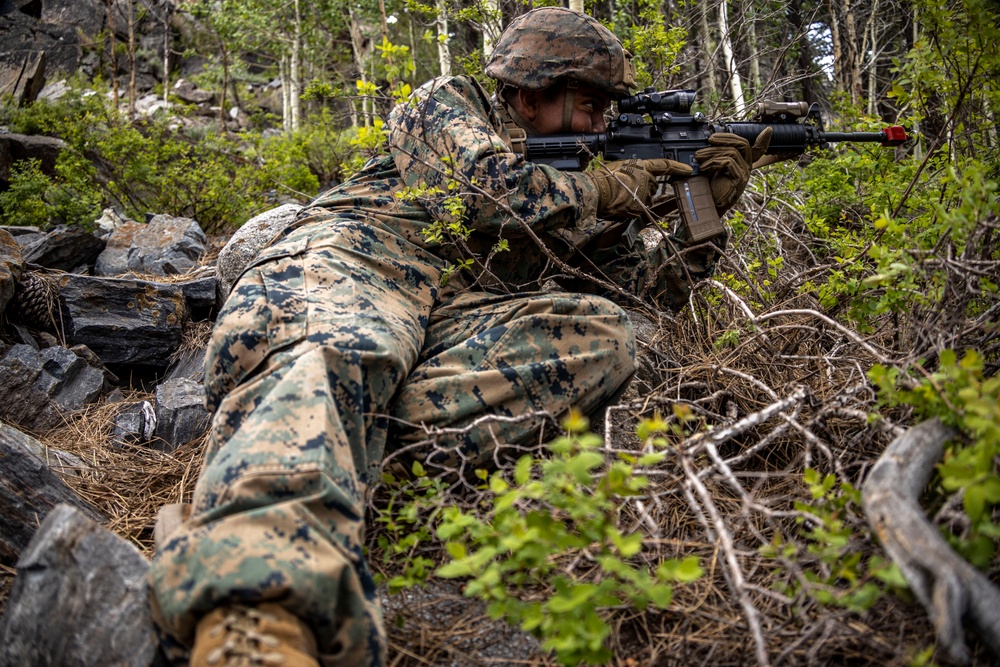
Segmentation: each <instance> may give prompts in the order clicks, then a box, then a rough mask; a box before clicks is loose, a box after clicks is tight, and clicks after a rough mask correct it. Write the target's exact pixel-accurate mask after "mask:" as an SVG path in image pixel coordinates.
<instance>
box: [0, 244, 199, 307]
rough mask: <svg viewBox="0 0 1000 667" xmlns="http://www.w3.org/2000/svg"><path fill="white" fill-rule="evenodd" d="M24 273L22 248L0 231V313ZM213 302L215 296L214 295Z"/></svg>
mask: <svg viewBox="0 0 1000 667" xmlns="http://www.w3.org/2000/svg"><path fill="white" fill-rule="evenodd" d="M22 271H24V258H23V257H22V255H21V246H19V245H18V244H17V241H15V240H14V237H13V236H12V235H11V233H10V232H8V231H5V230H3V229H0V313H3V309H4V308H6V307H7V304H8V303H9V302H10V300H11V298H12V297H13V296H14V287H16V286H17V281H18V280H19V279H20V278H21V272H22ZM212 297H213V300H214V298H215V295H214V294H213V295H212Z"/></svg>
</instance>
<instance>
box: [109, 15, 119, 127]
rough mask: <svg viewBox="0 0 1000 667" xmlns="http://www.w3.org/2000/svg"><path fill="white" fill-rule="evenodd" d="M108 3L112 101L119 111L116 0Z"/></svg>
mask: <svg viewBox="0 0 1000 667" xmlns="http://www.w3.org/2000/svg"><path fill="white" fill-rule="evenodd" d="M107 3H108V49H109V51H110V54H111V101H112V103H113V104H114V106H115V111H117V110H118V56H117V54H115V16H114V11H113V10H114V0H107Z"/></svg>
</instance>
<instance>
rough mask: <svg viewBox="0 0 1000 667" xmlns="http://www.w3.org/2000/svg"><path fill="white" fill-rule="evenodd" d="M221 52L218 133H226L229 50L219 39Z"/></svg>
mask: <svg viewBox="0 0 1000 667" xmlns="http://www.w3.org/2000/svg"><path fill="white" fill-rule="evenodd" d="M219 45H220V47H221V48H220V50H221V51H222V96H221V98H220V100H219V132H223V133H224V132H225V131H226V90H227V89H228V88H229V50H228V49H227V48H226V44H225V42H223V40H222V38H219Z"/></svg>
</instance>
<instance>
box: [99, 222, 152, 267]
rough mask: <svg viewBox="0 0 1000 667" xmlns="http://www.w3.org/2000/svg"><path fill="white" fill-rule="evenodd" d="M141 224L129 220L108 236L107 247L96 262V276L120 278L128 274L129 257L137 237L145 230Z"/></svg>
mask: <svg viewBox="0 0 1000 667" xmlns="http://www.w3.org/2000/svg"><path fill="white" fill-rule="evenodd" d="M145 227H146V225H144V224H142V223H141V222H135V221H132V220H127V221H125V222H124V223H123V224H121V225H118V226H117V227H115V228H114V230H112V232H111V234H110V235H109V236H107V245H106V246H104V250H102V251H101V254H100V255H98V256H97V259H96V260H95V261H94V275H95V276H120V275H122V274H123V273H128V271H129V268H128V255H129V251H130V250H131V249H132V243H133V241H134V239H135V235H136V234H137V233H138V232H139V231H141V230H143V229H145Z"/></svg>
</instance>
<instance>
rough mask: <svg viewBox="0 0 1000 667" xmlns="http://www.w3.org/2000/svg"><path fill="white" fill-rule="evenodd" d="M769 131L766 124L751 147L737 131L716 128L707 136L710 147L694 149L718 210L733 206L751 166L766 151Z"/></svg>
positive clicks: (769, 136) (769, 135)
mask: <svg viewBox="0 0 1000 667" xmlns="http://www.w3.org/2000/svg"><path fill="white" fill-rule="evenodd" d="M772 133H773V130H772V129H771V128H770V127H768V128H766V129H765V130H764V131H763V132H761V133H760V134H759V135H757V140H756V141H755V142H754V145H753V147H751V146H750V142H749V141H747V140H746V139H744V138H743V137H741V136H739V135H736V134H730V133H728V132H716V133H715V134H713V135H712V136H710V137H709V138H708V143H710V144H711V147H709V148H702V149H701V150H698V151H695V154H694V157H695V159H696V160H698V165H699V167H700V169H701V171H702V172H703V173H704V174H705V175H706V176H708V177H709V179H710V181H711V186H712V199H713V200H714V201H715V207H716V208H717V209H719V211H720V213H721V212H722V211H726V210H729V209H730V208H732V206H733V204H735V203H736V200H738V199H739V198H740V195H742V194H743V190H745V189H746V187H747V183H748V182H749V181H750V170H751V169H753V164H754V162H756V161H757V160H760V159H761V157H763V155H764V154H765V153H766V152H767V147H768V145H770V143H771V134H772Z"/></svg>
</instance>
